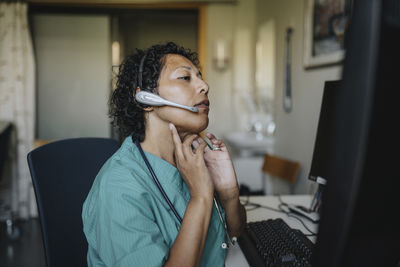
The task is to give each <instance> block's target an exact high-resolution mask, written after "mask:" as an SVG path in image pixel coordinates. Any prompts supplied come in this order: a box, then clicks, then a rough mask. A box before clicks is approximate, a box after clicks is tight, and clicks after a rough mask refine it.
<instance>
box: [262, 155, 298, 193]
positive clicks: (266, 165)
mask: <svg viewBox="0 0 400 267" xmlns="http://www.w3.org/2000/svg"><path fill="white" fill-rule="evenodd" d="M262 171H263V174H264V175H263V176H264V177H263V180H262V182H263V183H262V185H263V189H264V190H265V194H266V195H272V194H276V193H277V191H279V192H278V193H282V192H281V190H282V189H283V190H285V187H286V188H289V193H290V194H293V191H294V184H295V182H296V181H297V177H298V174H299V171H300V163H299V162H296V161H292V160H289V159H286V158H282V157H278V156H274V155H269V154H266V155H265V156H264V162H263V166H262ZM279 186H280V188H276V187H279ZM274 187H275V188H274ZM286 190H287V189H286Z"/></svg>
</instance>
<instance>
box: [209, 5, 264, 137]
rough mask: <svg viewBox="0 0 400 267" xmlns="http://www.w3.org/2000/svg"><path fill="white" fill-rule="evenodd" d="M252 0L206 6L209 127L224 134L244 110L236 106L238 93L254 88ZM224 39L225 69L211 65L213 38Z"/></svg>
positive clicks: (236, 125)
mask: <svg viewBox="0 0 400 267" xmlns="http://www.w3.org/2000/svg"><path fill="white" fill-rule="evenodd" d="M255 3H256V2H255V0H241V1H237V4H210V5H208V6H207V16H206V19H207V24H206V34H207V36H206V41H207V65H206V66H207V70H206V73H207V77H206V79H207V82H208V83H209V85H210V93H209V97H210V102H211V110H210V115H209V117H210V124H209V127H208V131H211V132H213V133H215V134H216V135H217V136H219V137H221V138H223V137H224V135H226V134H227V133H229V132H231V131H234V130H236V129H237V128H240V127H241V125H242V124H243V123H242V118H241V115H242V114H243V113H242V111H241V110H240V109H238V107H237V106H236V104H237V98H238V95H239V94H241V93H243V92H250V93H253V92H254V91H255V76H254V73H255V50H254V47H255V32H256V28H255V22H256V20H255V17H254V14H255ZM219 39H223V40H225V41H226V43H227V53H228V55H229V65H228V68H227V69H226V70H224V71H218V70H217V69H216V68H214V66H213V64H214V63H213V57H214V55H215V42H216V41H217V40H219Z"/></svg>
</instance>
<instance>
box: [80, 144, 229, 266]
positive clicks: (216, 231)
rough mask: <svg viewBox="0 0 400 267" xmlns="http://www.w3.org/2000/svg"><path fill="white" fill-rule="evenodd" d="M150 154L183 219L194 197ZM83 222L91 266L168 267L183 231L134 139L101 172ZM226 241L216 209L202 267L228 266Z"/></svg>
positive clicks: (170, 168) (166, 165)
mask: <svg viewBox="0 0 400 267" xmlns="http://www.w3.org/2000/svg"><path fill="white" fill-rule="evenodd" d="M145 154H146V157H147V159H148V160H149V162H150V164H151V166H152V168H153V170H154V172H155V173H156V175H157V178H158V179H159V181H160V184H161V185H162V187H163V188H164V191H165V192H166V194H167V196H168V197H169V199H170V200H171V202H172V204H173V205H174V207H175V209H176V210H177V212H178V214H179V216H180V217H181V218H183V217H184V214H185V210H186V207H187V205H188V202H189V199H190V194H189V190H188V187H187V185H186V183H185V182H184V180H183V179H182V176H181V175H180V173H179V171H178V169H177V168H175V167H174V166H172V165H171V164H170V163H168V162H167V161H164V160H163V159H161V158H159V157H157V156H155V155H152V154H150V153H147V152H145ZM220 210H221V211H222V215H223V217H224V218H225V213H224V211H223V209H222V207H220ZM82 220H83V231H84V233H85V235H86V239H87V241H88V254H87V261H88V265H89V266H162V265H163V264H164V262H165V261H166V260H167V259H168V255H169V250H170V248H171V247H172V245H173V243H174V241H175V238H176V237H177V235H178V232H179V229H180V223H179V221H178V219H177V218H176V217H175V215H174V213H173V212H172V210H171V208H170V207H169V206H168V204H167V203H166V201H165V200H164V198H163V196H162V194H161V192H160V191H159V189H158V187H157V186H156V184H155V182H154V180H153V178H152V176H151V175H150V172H149V170H148V168H147V166H146V164H145V162H144V160H143V158H142V157H141V155H140V152H139V150H138V148H137V147H136V145H135V144H134V143H133V141H132V138H131V137H127V138H126V139H125V141H124V142H123V144H122V145H121V147H120V149H119V150H118V151H117V152H116V153H115V154H114V155H113V156H112V157H111V158H110V159H109V160H108V161H107V162H106V163H105V164H104V165H103V167H102V168H101V170H100V171H99V173H98V175H97V177H96V179H95V181H94V183H93V185H92V188H91V190H90V192H89V194H88V196H87V198H86V200H85V202H84V204H83V210H82ZM224 237H225V232H224V228H223V225H222V223H221V221H220V219H219V217H218V213H217V211H216V208H215V207H213V212H212V216H211V220H210V225H209V229H208V233H207V239H206V243H205V245H204V250H203V255H202V258H201V263H200V266H224V263H225V256H226V251H225V249H223V248H222V247H221V244H222V243H223V242H224V241H225V238H224Z"/></svg>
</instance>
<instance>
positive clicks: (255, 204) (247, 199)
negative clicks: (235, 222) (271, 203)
mask: <svg viewBox="0 0 400 267" xmlns="http://www.w3.org/2000/svg"><path fill="white" fill-rule="evenodd" d="M249 198H250V196H249V195H246V200H245V202H244V203H241V204H242V205H243V206H245V207H246V206H248V205H251V206H252V207H251V208H249V209H246V211H253V210H256V209H258V208H264V209H267V210H272V211H275V212H281V213H285V212H284V211H283V210H280V209H276V208H272V207H268V206H264V205H261V204H258V203H254V202H250V201H249Z"/></svg>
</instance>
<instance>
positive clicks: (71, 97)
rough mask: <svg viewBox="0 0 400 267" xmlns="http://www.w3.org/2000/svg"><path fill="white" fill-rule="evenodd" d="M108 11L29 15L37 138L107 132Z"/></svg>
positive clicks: (103, 134)
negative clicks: (31, 19)
mask: <svg viewBox="0 0 400 267" xmlns="http://www.w3.org/2000/svg"><path fill="white" fill-rule="evenodd" d="M109 24H110V22H109V18H108V16H100V15H99V16H94V15H40V14H36V15H34V16H33V39H34V49H35V53H36V64H37V108H38V114H37V118H38V123H37V125H38V129H37V131H38V134H37V137H38V138H40V139H62V138H71V137H83V136H93V137H109V136H110V122H109V118H108V115H107V113H108V107H107V99H108V96H109V94H110V90H111V84H110V67H109V66H110V30H109Z"/></svg>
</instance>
